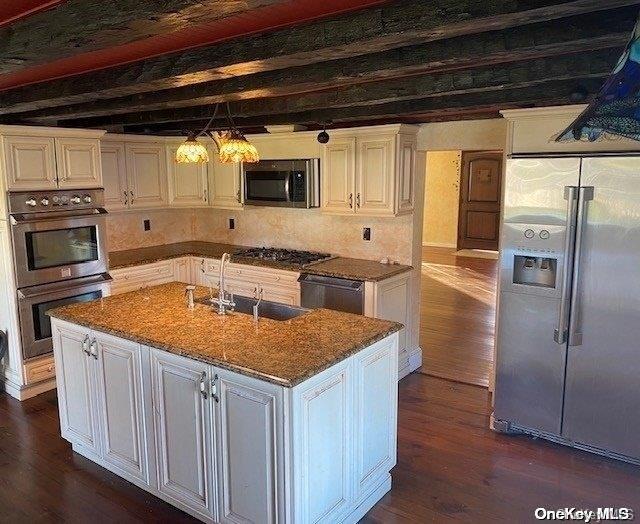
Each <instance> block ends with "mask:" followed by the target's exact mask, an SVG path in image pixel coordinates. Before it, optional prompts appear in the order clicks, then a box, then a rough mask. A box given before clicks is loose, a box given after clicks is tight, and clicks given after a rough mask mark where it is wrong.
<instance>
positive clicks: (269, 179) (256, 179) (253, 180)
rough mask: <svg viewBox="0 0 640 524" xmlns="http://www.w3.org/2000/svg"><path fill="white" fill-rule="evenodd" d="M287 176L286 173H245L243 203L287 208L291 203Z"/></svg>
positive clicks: (289, 183)
mask: <svg viewBox="0 0 640 524" xmlns="http://www.w3.org/2000/svg"><path fill="white" fill-rule="evenodd" d="M289 175H290V173H289V172H287V171H247V172H246V177H245V203H247V204H250V205H263V206H264V205H272V206H283V207H289V206H290V203H291V182H290V176H289Z"/></svg>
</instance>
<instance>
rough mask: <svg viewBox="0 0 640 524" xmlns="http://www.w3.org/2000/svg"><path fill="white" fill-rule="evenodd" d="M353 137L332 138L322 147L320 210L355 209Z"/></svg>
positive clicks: (354, 148) (333, 211)
mask: <svg viewBox="0 0 640 524" xmlns="http://www.w3.org/2000/svg"><path fill="white" fill-rule="evenodd" d="M355 158H356V140H355V138H338V139H335V140H334V139H332V140H331V142H329V143H328V144H327V145H326V146H324V147H323V149H322V210H323V211H326V212H330V213H336V214H351V213H353V212H354V210H355V196H356V195H355V165H356V162H355Z"/></svg>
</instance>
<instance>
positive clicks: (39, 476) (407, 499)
mask: <svg viewBox="0 0 640 524" xmlns="http://www.w3.org/2000/svg"><path fill="white" fill-rule="evenodd" d="M399 405H400V412H399V421H398V426H399V428H398V429H399V439H398V465H397V466H396V468H395V469H394V470H393V472H392V475H393V488H392V490H391V492H390V493H388V494H387V495H386V496H385V497H384V498H383V500H382V501H381V502H380V503H378V504H377V505H376V507H375V508H374V509H373V510H372V511H371V512H369V514H368V515H367V516H366V517H365V518H364V519H363V522H364V523H367V524H372V523H404V522H450V521H466V522H476V523H477V522H530V521H533V520H534V519H533V511H534V509H535V508H536V507H539V506H544V507H549V508H555V507H564V506H569V507H572V506H578V507H580V506H585V507H595V506H601V505H604V506H630V507H635V508H636V509H637V510H638V511H640V468H638V467H635V466H631V465H628V464H624V463H622V462H617V461H614V460H610V459H606V458H602V457H598V456H595V455H590V454H587V453H585V452H581V451H576V450H572V449H569V448H565V447H561V446H558V445H555V444H550V443H547V442H544V441H541V440H537V441H536V440H533V439H531V438H528V437H508V436H504V435H497V434H495V433H493V432H492V431H490V430H489V429H488V424H489V414H490V411H491V409H490V403H489V395H488V393H487V390H486V389H485V388H481V387H477V386H471V385H466V384H460V383H455V382H449V381H446V380H443V379H439V378H435V377H429V376H425V375H422V374H413V375H411V376H409V377H407V378H406V379H405V380H403V381H402V382H401V384H400V403H399ZM0 468H1V475H0V521H1V522H10V523H21V522H30V523H31V522H74V523H75V522H77V523H86V522H91V523H101V522H109V523H114V522H117V523H123V522H193V521H194V520H193V519H191V518H190V517H188V516H187V515H185V514H184V513H182V512H180V511H178V510H176V509H173V508H172V507H171V506H169V505H168V504H165V503H164V502H161V501H160V500H158V499H156V498H155V497H153V496H151V495H147V494H146V493H145V492H143V491H142V490H140V489H138V488H136V487H135V486H133V485H131V484H129V483H128V482H126V481H124V480H121V479H119V478H118V477H116V476H115V475H113V474H111V473H109V472H107V471H106V470H103V469H102V468H100V467H99V466H96V465H94V464H93V463H91V462H90V461H88V460H86V459H84V458H82V457H80V456H78V455H75V454H74V453H73V452H72V451H71V448H70V446H69V444H67V443H66V442H65V441H64V440H62V438H61V437H60V436H59V427H58V414H57V406H56V396H55V393H54V392H50V393H46V394H44V395H41V396H39V397H36V398H34V399H31V400H28V401H26V402H23V403H20V402H18V401H16V400H14V399H12V398H10V397H8V396H7V395H5V394H0Z"/></svg>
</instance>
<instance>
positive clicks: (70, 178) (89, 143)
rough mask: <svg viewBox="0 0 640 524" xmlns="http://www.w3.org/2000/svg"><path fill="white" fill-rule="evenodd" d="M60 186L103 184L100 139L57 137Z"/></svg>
mask: <svg viewBox="0 0 640 524" xmlns="http://www.w3.org/2000/svg"><path fill="white" fill-rule="evenodd" d="M56 164H57V167H58V187H60V188H61V189H67V188H78V189H80V188H90V187H101V186H102V168H101V165H100V141H99V140H97V139H87V138H56Z"/></svg>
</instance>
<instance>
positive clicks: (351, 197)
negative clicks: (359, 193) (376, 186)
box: [349, 193, 353, 209]
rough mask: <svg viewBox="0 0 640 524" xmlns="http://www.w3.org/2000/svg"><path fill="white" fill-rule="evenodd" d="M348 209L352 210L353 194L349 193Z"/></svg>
mask: <svg viewBox="0 0 640 524" xmlns="http://www.w3.org/2000/svg"><path fill="white" fill-rule="evenodd" d="M349 207H350V208H351V209H353V193H349Z"/></svg>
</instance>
